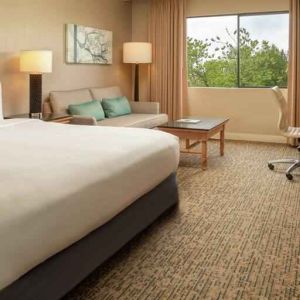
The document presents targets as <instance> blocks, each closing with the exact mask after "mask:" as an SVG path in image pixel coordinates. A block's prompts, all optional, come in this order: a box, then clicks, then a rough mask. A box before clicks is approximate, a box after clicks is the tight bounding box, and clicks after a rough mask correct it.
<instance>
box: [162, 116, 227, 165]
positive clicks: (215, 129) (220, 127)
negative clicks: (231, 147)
mask: <svg viewBox="0 0 300 300" xmlns="http://www.w3.org/2000/svg"><path fill="white" fill-rule="evenodd" d="M185 119H197V120H200V122H198V123H196V124H191V123H183V122H177V121H169V122H168V123H165V124H163V125H160V126H159V127H158V128H159V130H162V131H165V132H168V133H171V134H174V135H176V136H177V137H179V138H180V139H185V149H181V152H182V153H191V154H201V168H202V169H203V170H205V169H206V168H207V159H208V155H207V143H208V140H209V139H210V138H211V137H213V136H214V135H216V134H218V133H219V134H220V155H221V156H223V155H224V144H225V126H226V123H227V122H228V121H229V119H227V118H208V117H186V118H185ZM191 141H193V142H191ZM200 143H201V152H199V151H198V152H197V151H193V150H192V149H193V148H194V147H195V146H197V145H198V144H200Z"/></svg>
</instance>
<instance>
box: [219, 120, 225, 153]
mask: <svg viewBox="0 0 300 300" xmlns="http://www.w3.org/2000/svg"><path fill="white" fill-rule="evenodd" d="M224 148H225V126H223V128H222V130H221V131H220V155H221V156H224Z"/></svg>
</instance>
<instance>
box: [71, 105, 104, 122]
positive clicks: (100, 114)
mask: <svg viewBox="0 0 300 300" xmlns="http://www.w3.org/2000/svg"><path fill="white" fill-rule="evenodd" d="M68 109H69V112H70V114H71V115H80V116H89V117H94V118H95V119H96V120H97V121H100V120H103V119H104V118H105V116H104V111H103V108H102V106H101V104H100V103H99V101H96V100H93V101H89V102H84V103H81V104H71V105H69V107H68Z"/></svg>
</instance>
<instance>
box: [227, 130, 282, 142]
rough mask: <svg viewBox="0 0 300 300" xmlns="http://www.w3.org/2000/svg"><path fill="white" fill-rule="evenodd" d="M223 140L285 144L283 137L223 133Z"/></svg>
mask: <svg viewBox="0 0 300 300" xmlns="http://www.w3.org/2000/svg"><path fill="white" fill-rule="evenodd" d="M225 138H226V139H228V140H236V141H252V142H265V143H279V144H286V143H287V139H286V138H285V137H284V136H280V135H268V134H253V133H236V132H225Z"/></svg>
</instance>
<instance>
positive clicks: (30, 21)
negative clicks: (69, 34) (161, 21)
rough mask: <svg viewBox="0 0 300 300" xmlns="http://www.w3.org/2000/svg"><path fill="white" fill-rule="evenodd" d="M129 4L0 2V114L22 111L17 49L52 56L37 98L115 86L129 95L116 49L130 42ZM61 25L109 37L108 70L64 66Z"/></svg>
mask: <svg viewBox="0 0 300 300" xmlns="http://www.w3.org/2000/svg"><path fill="white" fill-rule="evenodd" d="M131 9H132V8H131V3H130V2H125V1H121V0H101V1H100V0H81V1H78V0H0V41H1V42H0V81H2V84H3V96H4V113H5V114H6V115H10V114H15V113H22V112H27V111H28V75H26V74H22V73H20V72H19V53H20V50H23V49H50V50H53V56H54V60H53V73H52V74H45V75H44V76H43V80H44V82H43V97H44V98H45V97H46V96H47V94H48V93H49V91H51V90H65V89H73V88H82V87H90V86H107V85H113V84H118V85H120V86H121V88H122V90H123V92H124V93H125V94H126V95H127V96H130V95H131V66H130V65H125V64H123V63H122V44H123V42H125V41H130V40H131V33H132V32H131V25H132V19H131V14H132V10H131ZM66 23H77V24H81V25H86V26H91V27H97V28H101V29H106V30H112V31H113V65H110V66H104V65H67V64H66V63H65V51H64V45H65V37H64V26H65V24H66Z"/></svg>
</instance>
